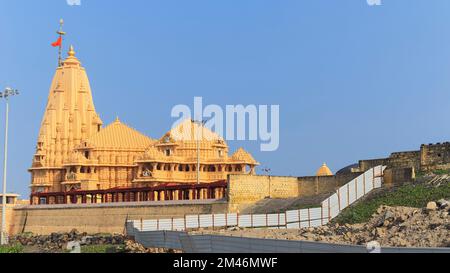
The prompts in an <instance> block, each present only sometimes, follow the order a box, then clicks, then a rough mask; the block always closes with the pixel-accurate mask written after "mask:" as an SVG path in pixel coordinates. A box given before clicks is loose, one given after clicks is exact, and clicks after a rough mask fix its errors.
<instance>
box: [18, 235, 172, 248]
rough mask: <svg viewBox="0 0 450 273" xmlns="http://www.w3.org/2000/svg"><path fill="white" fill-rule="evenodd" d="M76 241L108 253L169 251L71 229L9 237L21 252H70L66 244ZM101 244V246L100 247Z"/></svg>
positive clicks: (121, 237) (124, 239) (125, 239)
mask: <svg viewBox="0 0 450 273" xmlns="http://www.w3.org/2000/svg"><path fill="white" fill-rule="evenodd" d="M71 242H78V243H79V244H80V247H81V252H83V249H84V247H86V249H87V248H89V247H90V252H92V249H94V251H95V249H99V250H101V251H102V252H103V251H104V252H106V253H108V252H110V253H169V252H171V250H167V249H154V248H152V249H149V248H145V247H143V246H142V245H140V244H138V243H136V242H134V241H132V240H129V239H127V238H126V237H125V236H123V235H110V234H95V235H88V234H86V233H80V232H78V231H77V230H72V231H71V232H68V233H52V234H50V235H39V236H38V235H33V234H30V233H26V234H21V235H17V236H14V237H12V238H11V239H10V245H11V246H17V245H19V246H21V248H23V252H34V253H61V252H70V250H69V249H68V247H67V246H68V244H69V243H71ZM102 246H103V247H102Z"/></svg>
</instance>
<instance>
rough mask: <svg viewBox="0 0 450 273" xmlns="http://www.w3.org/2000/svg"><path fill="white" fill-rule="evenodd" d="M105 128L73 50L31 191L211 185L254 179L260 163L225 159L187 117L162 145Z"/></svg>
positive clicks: (60, 78) (224, 149)
mask: <svg viewBox="0 0 450 273" xmlns="http://www.w3.org/2000/svg"><path fill="white" fill-rule="evenodd" d="M102 125H103V122H102V121H101V119H100V117H99V115H98V114H97V113H96V111H95V107H94V103H93V99H92V93H91V88H90V85H89V80H88V77H87V74H86V71H85V69H84V68H83V67H82V66H81V64H80V61H79V60H78V59H77V58H76V57H75V52H74V50H73V47H71V49H70V51H69V56H68V58H67V59H66V60H65V61H64V62H63V63H62V65H61V67H58V68H57V70H56V74H55V76H54V79H53V82H52V85H51V88H50V94H49V97H48V104H47V108H46V111H45V114H44V118H43V121H42V124H41V130H40V133H39V138H38V142H37V147H36V153H35V155H34V158H33V163H32V167H31V168H30V172H31V190H32V194H35V193H53V192H56V193H60V192H75V191H100V190H108V189H123V188H148V187H153V186H158V185H166V184H168V183H169V184H170V185H177V184H179V185H183V184H189V183H197V182H200V183H214V182H218V181H224V180H226V179H227V176H228V174H254V173H255V167H256V166H257V165H258V162H257V161H256V160H255V159H253V157H252V156H251V155H250V154H249V153H248V152H246V151H245V150H243V149H242V148H241V149H238V150H237V151H236V152H235V153H234V154H233V155H229V148H228V145H227V144H226V142H225V141H224V140H223V139H222V138H221V137H219V136H218V135H216V134H215V133H213V132H212V131H210V130H208V129H207V128H204V127H203V126H201V125H197V123H195V122H192V121H190V120H186V121H184V122H182V123H181V124H179V125H178V126H177V127H176V128H173V129H172V130H170V131H169V132H168V133H167V134H165V135H164V136H163V137H162V138H161V139H159V140H154V139H151V138H149V137H147V136H146V135H144V134H142V133H140V132H138V131H136V130H135V129H132V128H130V127H129V126H127V125H125V124H124V123H122V122H121V121H120V120H119V119H117V120H116V121H115V122H113V123H112V124H110V125H108V126H106V127H104V128H103V127H102ZM197 149H198V150H199V162H200V165H199V166H200V167H199V172H198V173H197V165H198V164H197V160H198V159H197ZM198 174H199V175H198ZM197 177H198V179H197ZM205 196H206V195H205ZM221 196H223V193H222V194H221ZM37 202H39V201H37Z"/></svg>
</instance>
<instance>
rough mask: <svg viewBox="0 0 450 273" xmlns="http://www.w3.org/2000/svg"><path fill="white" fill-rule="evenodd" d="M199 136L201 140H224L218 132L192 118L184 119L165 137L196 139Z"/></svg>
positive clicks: (180, 139)
mask: <svg viewBox="0 0 450 273" xmlns="http://www.w3.org/2000/svg"><path fill="white" fill-rule="evenodd" d="M197 136H199V138H200V140H201V141H218V140H223V138H222V137H221V136H219V135H218V134H216V133H214V132H213V131H211V130H210V129H208V128H206V127H205V126H202V125H199V124H197V123H195V122H193V121H192V120H190V119H186V120H184V121H183V122H181V123H180V124H178V125H177V126H175V127H174V128H172V130H170V132H168V133H167V134H166V135H165V137H169V138H170V139H173V140H175V141H196V140H197Z"/></svg>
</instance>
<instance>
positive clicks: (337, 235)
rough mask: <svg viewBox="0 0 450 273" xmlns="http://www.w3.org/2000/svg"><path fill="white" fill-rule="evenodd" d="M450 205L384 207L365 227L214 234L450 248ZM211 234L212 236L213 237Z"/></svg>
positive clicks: (344, 226)
mask: <svg viewBox="0 0 450 273" xmlns="http://www.w3.org/2000/svg"><path fill="white" fill-rule="evenodd" d="M449 212H450V202H449V201H447V200H440V201H438V202H430V203H429V204H428V205H427V207H426V208H423V209H418V208H408V207H388V206H382V207H380V208H379V209H378V210H377V212H376V213H375V214H374V215H373V216H372V218H371V220H370V221H369V222H367V223H365V224H355V225H349V224H345V225H339V224H329V225H327V226H322V227H317V228H306V229H300V230H277V229H259V230H255V229H234V230H221V231H211V232H212V233H214V234H220V235H232V236H243V237H257V238H267V239H285V240H305V241H321V242H328V243H340V244H354V245H366V244H367V243H369V242H371V241H377V242H378V243H380V244H381V245H382V246H393V247H450V217H449ZM211 232H210V233H211Z"/></svg>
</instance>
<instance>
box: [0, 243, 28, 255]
mask: <svg viewBox="0 0 450 273" xmlns="http://www.w3.org/2000/svg"><path fill="white" fill-rule="evenodd" d="M22 252H23V246H21V245H13V246H0V253H2V254H5V253H22Z"/></svg>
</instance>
